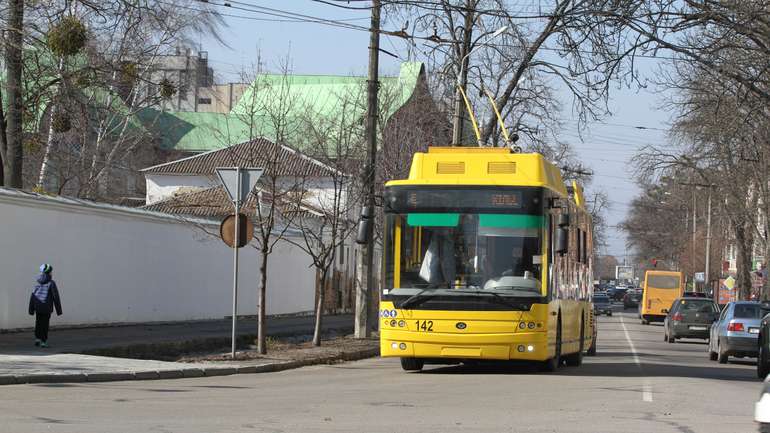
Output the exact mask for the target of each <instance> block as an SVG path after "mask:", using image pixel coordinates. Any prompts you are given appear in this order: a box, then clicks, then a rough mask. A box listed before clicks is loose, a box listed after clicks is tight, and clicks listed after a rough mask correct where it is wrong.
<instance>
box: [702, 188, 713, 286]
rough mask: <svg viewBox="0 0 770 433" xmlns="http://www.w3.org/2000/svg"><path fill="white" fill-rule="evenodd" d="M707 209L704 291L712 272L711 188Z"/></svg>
mask: <svg viewBox="0 0 770 433" xmlns="http://www.w3.org/2000/svg"><path fill="white" fill-rule="evenodd" d="M706 209H707V210H706V269H705V272H704V279H703V280H704V281H705V287H704V289H705V288H708V287H709V281H710V280H709V277H710V275H709V272H710V271H711V266H710V265H711V187H709V198H708V204H707V205H706ZM704 291H705V290H704Z"/></svg>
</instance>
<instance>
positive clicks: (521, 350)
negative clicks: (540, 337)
mask: <svg viewBox="0 0 770 433" xmlns="http://www.w3.org/2000/svg"><path fill="white" fill-rule="evenodd" d="M516 350H518V351H519V352H523V351H524V345H523V344H519V347H517V348H516Z"/></svg>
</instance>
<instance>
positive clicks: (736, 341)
mask: <svg viewBox="0 0 770 433" xmlns="http://www.w3.org/2000/svg"><path fill="white" fill-rule="evenodd" d="M767 313H768V311H767V310H765V309H763V308H762V305H760V304H759V302H749V301H738V302H730V303H728V304H727V305H726V306H725V307H724V309H722V312H721V314H720V315H719V319H717V320H716V321H715V322H714V323H713V324H712V325H711V330H710V332H709V349H708V350H709V358H710V359H711V360H712V361H716V360H719V363H720V364H726V363H727V359H728V357H730V356H737V357H740V358H743V357H745V356H748V357H753V358H756V356H757V351H758V348H759V346H758V340H757V336H758V335H759V328H760V327H761V322H762V317H763V316H764V315H765V314H767Z"/></svg>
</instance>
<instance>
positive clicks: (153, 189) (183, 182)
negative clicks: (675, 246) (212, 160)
mask: <svg viewBox="0 0 770 433" xmlns="http://www.w3.org/2000/svg"><path fill="white" fill-rule="evenodd" d="M145 179H146V189H147V197H146V199H147V204H153V203H157V202H159V201H161V200H165V199H167V198H170V197H172V196H173V195H174V194H176V193H177V192H179V193H188V192H193V191H197V190H201V189H206V188H211V187H212V186H216V185H219V182H218V181H215V180H214V178H213V177H208V176H198V175H173V174H145Z"/></svg>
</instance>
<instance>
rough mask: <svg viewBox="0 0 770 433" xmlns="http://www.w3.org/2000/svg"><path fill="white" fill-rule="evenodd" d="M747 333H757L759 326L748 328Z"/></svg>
mask: <svg viewBox="0 0 770 433" xmlns="http://www.w3.org/2000/svg"><path fill="white" fill-rule="evenodd" d="M749 334H759V328H749Z"/></svg>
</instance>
